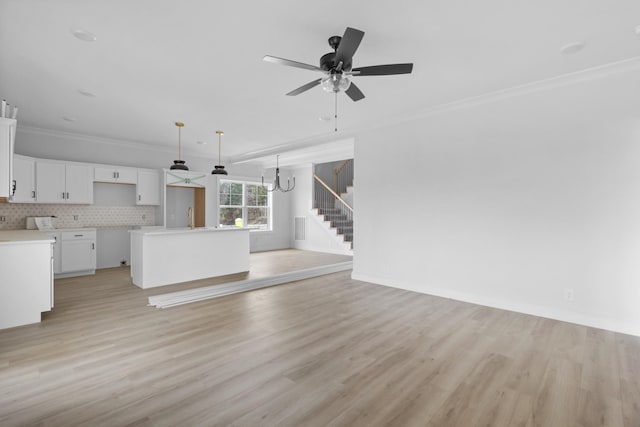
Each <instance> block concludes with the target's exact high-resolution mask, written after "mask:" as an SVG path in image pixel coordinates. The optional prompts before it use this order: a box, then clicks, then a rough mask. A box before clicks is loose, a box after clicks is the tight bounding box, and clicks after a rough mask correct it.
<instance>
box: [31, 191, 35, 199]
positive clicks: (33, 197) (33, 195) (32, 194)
mask: <svg viewBox="0 0 640 427" xmlns="http://www.w3.org/2000/svg"><path fill="white" fill-rule="evenodd" d="M31 198H32V199H35V198H36V190H33V191H31Z"/></svg>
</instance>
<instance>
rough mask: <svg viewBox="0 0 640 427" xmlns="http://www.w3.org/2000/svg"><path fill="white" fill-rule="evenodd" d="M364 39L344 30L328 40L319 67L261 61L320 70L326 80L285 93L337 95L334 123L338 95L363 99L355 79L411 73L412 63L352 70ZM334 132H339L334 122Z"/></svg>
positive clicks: (272, 59)
mask: <svg viewBox="0 0 640 427" xmlns="http://www.w3.org/2000/svg"><path fill="white" fill-rule="evenodd" d="M363 37H364V31H360V30H357V29H355V28H351V27H347V29H346V30H345V32H344V35H343V36H342V37H340V36H332V37H329V40H328V42H329V46H331V48H332V49H333V52H329V53H326V54H324V55H322V57H320V66H319V67H316V66H315V65H310V64H305V63H302V62H298V61H292V60H290V59H284V58H279V57H277V56H271V55H266V56H265V57H264V58H263V60H264V61H266V62H273V63H276V64H281V65H286V66H289V67H295V68H302V69H305V70H311V71H319V72H321V73H323V74H325V77H322V78H319V79H316V80H313V81H311V82H309V83H307V84H305V85H302V86H300V87H299V88H297V89H294V90H292V91H291V92H289V93H287V95H288V96H296V95H300V94H301V93H303V92H306V91H308V90H309V89H311V88H313V87H315V86H318V85H320V86H321V87H322V89H323V90H324V91H325V92H333V93H335V94H336V114H335V117H336V121H337V116H338V113H337V94H338V92H344V93H345V94H346V95H347V96H348V97H349V98H351V100H352V101H360V100H361V99H364V97H365V96H364V94H363V93H362V91H361V90H360V89H359V88H358V86H356V85H355V83H353V82H352V81H351V77H355V76H388V75H394V74H410V73H411V72H412V71H413V64H412V63H404V64H386V65H372V66H368V67H360V68H352V62H353V55H354V54H355V53H356V50H358V47H359V46H360V42H361V41H362V38H363ZM335 130H336V131H337V130H338V126H337V123H336V128H335Z"/></svg>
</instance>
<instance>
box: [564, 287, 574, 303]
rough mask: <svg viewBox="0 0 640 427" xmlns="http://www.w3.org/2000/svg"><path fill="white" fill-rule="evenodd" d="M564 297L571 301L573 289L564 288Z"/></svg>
mask: <svg viewBox="0 0 640 427" xmlns="http://www.w3.org/2000/svg"><path fill="white" fill-rule="evenodd" d="M564 299H565V300H566V301H573V289H568V288H567V289H565V290H564Z"/></svg>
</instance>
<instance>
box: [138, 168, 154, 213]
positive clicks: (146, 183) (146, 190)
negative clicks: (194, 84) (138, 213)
mask: <svg viewBox="0 0 640 427" xmlns="http://www.w3.org/2000/svg"><path fill="white" fill-rule="evenodd" d="M137 190H138V197H137V200H136V204H137V205H159V204H160V173H159V172H155V171H138V185H137Z"/></svg>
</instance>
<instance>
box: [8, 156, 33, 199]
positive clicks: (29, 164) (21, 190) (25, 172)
mask: <svg viewBox="0 0 640 427" xmlns="http://www.w3.org/2000/svg"><path fill="white" fill-rule="evenodd" d="M35 165H36V162H35V160H34V159H32V158H30V157H24V156H14V157H13V189H12V193H13V195H12V196H11V197H10V198H9V201H10V202H13V203H33V202H35V201H36V169H35Z"/></svg>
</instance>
